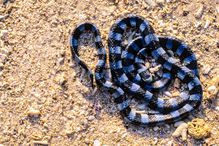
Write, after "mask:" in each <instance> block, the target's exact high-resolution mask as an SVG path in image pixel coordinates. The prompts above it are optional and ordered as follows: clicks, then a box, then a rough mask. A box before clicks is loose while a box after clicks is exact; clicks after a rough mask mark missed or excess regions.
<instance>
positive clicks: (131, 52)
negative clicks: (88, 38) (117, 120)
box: [70, 14, 203, 125]
mask: <svg viewBox="0 0 219 146" xmlns="http://www.w3.org/2000/svg"><path fill="white" fill-rule="evenodd" d="M129 30H132V31H133V30H134V34H135V35H134V38H131V40H130V41H128V42H124V38H125V37H126V35H127V32H128V31H129ZM86 32H90V33H92V34H93V39H94V44H95V47H96V49H97V57H98V62H97V64H96V67H95V70H94V73H93V72H92V71H91V69H89V68H88V66H87V65H86V63H85V62H84V61H83V60H82V59H81V58H80V55H79V53H78V50H79V41H80V37H81V35H82V34H83V33H86ZM107 44H108V52H109V59H108V60H109V66H110V73H111V78H109V77H107V75H106V72H107V51H106V49H105V47H104V45H103V42H102V38H101V34H100V30H99V29H98V28H97V26H96V25H95V24H93V23H90V22H84V23H82V24H79V25H78V26H76V28H75V29H74V30H73V31H72V33H71V36H70V48H71V54H72V60H74V61H75V62H76V63H77V64H78V65H79V66H81V67H82V68H83V69H84V70H85V71H86V72H87V74H88V76H89V78H90V80H91V84H92V85H93V83H94V79H95V81H96V85H97V87H98V88H101V89H104V90H106V91H108V92H109V93H110V95H111V96H112V98H113V100H114V102H115V104H116V105H117V109H118V110H119V112H120V114H121V116H122V117H123V118H124V119H126V120H127V121H129V122H131V123H134V124H138V125H158V124H164V123H173V122H176V121H179V120H181V119H184V118H186V117H187V116H188V115H189V114H190V113H192V112H193V111H194V110H195V109H197V108H198V107H199V106H200V104H201V101H202V96H203V91H202V85H201V82H200V79H199V72H198V65H197V59H196V57H195V55H194V53H193V52H192V50H191V49H190V47H189V46H188V45H187V44H185V43H184V42H183V41H181V40H179V39H177V38H174V37H168V36H158V35H156V34H155V31H154V29H153V28H152V26H151V25H150V23H149V21H147V20H146V19H144V18H143V17H141V16H137V15H134V14H129V15H127V16H123V17H121V18H119V19H117V20H116V22H115V23H114V24H113V25H112V26H111V28H110V31H109V36H108V41H107ZM176 57H177V58H179V59H176ZM150 60H154V61H155V62H156V64H159V65H160V66H161V69H160V73H157V74H156V73H155V75H154V76H155V77H154V76H153V75H152V74H151V72H150V70H149V67H148V66H146V65H145V63H147V62H149V61H150ZM176 78H177V79H178V80H179V81H180V83H181V84H183V85H185V86H186V88H185V90H184V91H182V92H180V94H179V96H178V97H175V98H170V99H165V98H162V97H160V96H159V94H158V93H159V92H161V91H163V90H165V89H166V88H167V87H168V86H170V85H171V83H172V82H173V80H175V79H176ZM131 98H134V99H137V100H143V101H144V102H145V103H147V107H148V108H147V109H145V110H144V111H141V110H138V109H137V108H136V107H133V106H131V100H132V99H131Z"/></svg>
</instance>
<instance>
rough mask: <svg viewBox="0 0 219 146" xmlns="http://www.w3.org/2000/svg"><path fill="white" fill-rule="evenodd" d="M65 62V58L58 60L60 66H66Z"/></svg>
mask: <svg viewBox="0 0 219 146" xmlns="http://www.w3.org/2000/svg"><path fill="white" fill-rule="evenodd" d="M64 60H65V58H64V57H61V58H59V59H58V65H63V64H64Z"/></svg>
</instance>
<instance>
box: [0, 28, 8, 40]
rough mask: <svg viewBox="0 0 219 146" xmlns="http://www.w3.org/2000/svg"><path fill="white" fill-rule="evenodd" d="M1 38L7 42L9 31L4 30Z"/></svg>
mask: <svg viewBox="0 0 219 146" xmlns="http://www.w3.org/2000/svg"><path fill="white" fill-rule="evenodd" d="M0 37H1V39H3V40H5V39H6V38H7V37H8V30H2V31H1V35H0Z"/></svg>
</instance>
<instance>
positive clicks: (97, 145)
mask: <svg viewBox="0 0 219 146" xmlns="http://www.w3.org/2000/svg"><path fill="white" fill-rule="evenodd" d="M100 145H101V142H100V141H99V140H97V139H96V140H94V144H93V146H100Z"/></svg>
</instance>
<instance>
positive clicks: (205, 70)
mask: <svg viewBox="0 0 219 146" xmlns="http://www.w3.org/2000/svg"><path fill="white" fill-rule="evenodd" d="M211 69H212V67H211V66H209V65H205V66H203V75H208V74H209V73H210V71H211Z"/></svg>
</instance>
